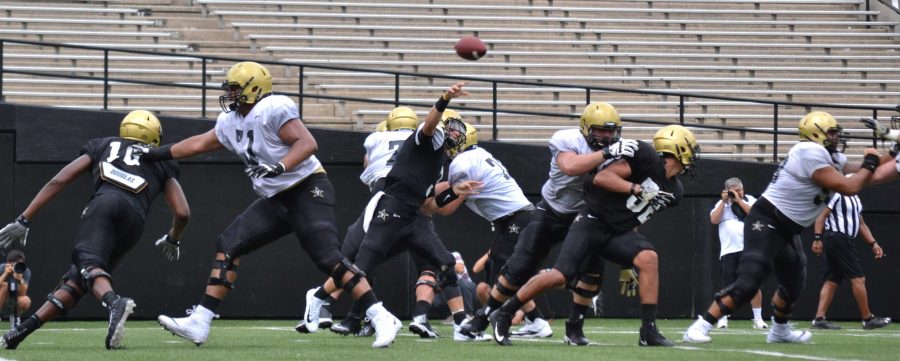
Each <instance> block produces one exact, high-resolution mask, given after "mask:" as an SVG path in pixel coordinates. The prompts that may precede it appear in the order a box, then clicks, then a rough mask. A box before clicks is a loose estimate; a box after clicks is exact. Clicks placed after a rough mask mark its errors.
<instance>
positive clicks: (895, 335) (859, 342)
mask: <svg viewBox="0 0 900 361" xmlns="http://www.w3.org/2000/svg"><path fill="white" fill-rule="evenodd" d="M432 323H433V324H435V326H437V329H438V332H440V333H441V335H442V336H445V337H443V338H440V339H437V340H423V339H420V338H418V337H417V336H414V335H412V334H410V333H409V332H408V331H407V330H406V329H405V328H404V329H403V330H402V331H401V333H400V335H399V336H398V337H397V340H396V341H394V344H393V345H391V347H389V348H387V349H379V350H373V349H372V348H371V343H372V340H373V339H372V338H359V337H349V336H348V337H341V336H338V335H335V334H332V333H331V332H328V331H327V330H326V331H324V332H322V331H320V332H319V333H316V334H312V335H301V334H299V333H297V332H295V331H294V329H293V326H294V324H295V321H291V320H262V321H259V320H256V321H232V320H216V321H214V322H213V330H212V333H211V336H210V340H209V342H208V343H207V344H206V345H203V346H202V347H199V348H198V347H196V346H194V344H192V343H189V342H187V341H183V340H182V339H180V338H176V337H175V336H172V335H171V334H169V333H168V332H166V331H164V330H162V329H161V328H160V327H159V326H158V325H157V324H156V322H152V321H129V323H128V325H127V331H126V335H125V339H124V341H123V344H124V345H125V349H122V350H115V351H107V350H106V349H105V348H104V347H103V340H104V337H105V335H106V324H105V322H56V323H50V324H48V325H46V326H45V327H44V328H42V329H40V330H38V331H37V332H36V333H34V334H32V335H31V336H30V337H29V338H28V339H27V340H25V342H23V343H22V344H21V345H19V349H18V350H0V360H41V361H53V360H59V361H77V360H188V361H205V360H231V361H234V360H346V361H350V360H429V361H430V360H499V361H517V360H566V361H568V360H598V359H602V360H616V361H618V360H665V361H678V360H686V361H700V360H716V361H721V360H768V359H795V360H820V361H831V360H890V361H897V360H900V327H898V326H897V325H891V326H888V327H887V328H884V329H880V330H874V331H863V330H862V329H861V327H860V325H859V324H858V323H855V322H854V323H850V322H844V323H840V325H841V326H843V327H844V329H843V330H840V331H818V330H817V331H814V332H813V334H814V336H813V343H812V344H808V345H770V344H766V340H765V331H757V330H753V329H751V328H750V322H749V321H739V320H733V321H731V322H730V323H729V326H731V328H730V329H728V330H722V331H718V330H717V331H713V333H712V334H711V335H712V337H713V343H711V344H706V345H690V344H684V343H682V342H680V340H681V333H682V332H683V331H684V329H685V328H686V327H687V326H688V324H689V323H690V321H689V320H661V321H660V322H659V327H660V330H661V331H662V332H663V334H664V335H666V337H669V338H670V339H671V340H673V341H677V342H676V347H675V348H648V347H639V346H638V345H637V343H638V335H637V330H638V323H639V320H637V319H611V320H598V319H590V320H588V321H587V323H586V324H585V333H586V335H587V336H588V338H590V339H591V341H592V345H591V346H588V347H572V346H566V345H565V344H563V342H562V338H563V332H564V330H563V328H564V324H563V322H562V320H558V321H556V322H554V323H553V329H554V331H555V333H554V335H553V337H551V338H549V339H541V340H535V341H526V340H515V341H514V345H513V346H512V347H499V346H497V345H496V344H494V343H493V341H491V342H483V343H458V342H453V341H452V337H449V336H450V335H451V334H450V326H447V325H440V321H432ZM404 324H405V325H406V324H408V322H404ZM0 325H3V326H6V325H7V324H6V323H2V324H0ZM807 325H808V322H807V321H798V328H805V327H806V326H807ZM514 327H515V326H514Z"/></svg>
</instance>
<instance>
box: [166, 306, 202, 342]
mask: <svg viewBox="0 0 900 361" xmlns="http://www.w3.org/2000/svg"><path fill="white" fill-rule="evenodd" d="M188 311H189V312H188V314H189V316H188V317H181V318H172V317H169V316H166V315H159V317H157V319H156V320H157V321H158V322H159V324H160V325H161V326H162V327H163V328H164V329H166V330H167V331H169V332H171V333H172V334H173V335H175V336H179V337H182V338H185V339H187V340H188V341H191V342H193V343H194V344H195V345H197V346H200V345H202V344H204V343H206V339H207V338H208V337H209V326H210V324H211V323H212V319H213V318H214V317H215V316H216V315H215V314H213V313H212V311H210V310H208V309H206V308H205V307H203V306H194V308H193V310H188Z"/></svg>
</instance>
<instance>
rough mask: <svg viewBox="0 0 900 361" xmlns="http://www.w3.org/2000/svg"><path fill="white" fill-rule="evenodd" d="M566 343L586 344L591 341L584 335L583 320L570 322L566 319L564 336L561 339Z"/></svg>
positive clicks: (574, 344)
mask: <svg viewBox="0 0 900 361" xmlns="http://www.w3.org/2000/svg"><path fill="white" fill-rule="evenodd" d="M563 341H564V342H565V343H566V345H572V346H587V345H590V344H591V341H590V340H588V339H587V337H584V320H579V321H578V322H575V323H572V322H569V321H566V337H565V338H564V339H563Z"/></svg>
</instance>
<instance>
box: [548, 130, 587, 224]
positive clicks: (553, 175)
mask: <svg viewBox="0 0 900 361" xmlns="http://www.w3.org/2000/svg"><path fill="white" fill-rule="evenodd" d="M562 152H575V153H577V154H587V153H593V152H595V150H594V149H592V148H591V147H590V146H588V144H587V141H585V140H584V135H582V134H581V130H579V129H577V128H575V129H564V130H560V131H558V132H556V133H554V134H553V137H551V138H550V179H547V181H546V182H545V183H544V186H543V187H542V188H541V195H542V196H543V197H544V200H545V201H547V203H548V204H549V205H550V206H551V207H553V209H554V210H556V211H557V212H560V213H576V212H578V211H579V210H581V207H582V206H583V205H584V200H583V199H582V196H583V194H584V191H583V190H582V186H583V184H584V182H585V180H587V178H588V177H590V175H587V174H583V175H579V176H574V177H573V176H568V175H565V174H564V173H563V172H562V171H561V170H559V165H558V164H556V157H557V156H558V155H559V153H562Z"/></svg>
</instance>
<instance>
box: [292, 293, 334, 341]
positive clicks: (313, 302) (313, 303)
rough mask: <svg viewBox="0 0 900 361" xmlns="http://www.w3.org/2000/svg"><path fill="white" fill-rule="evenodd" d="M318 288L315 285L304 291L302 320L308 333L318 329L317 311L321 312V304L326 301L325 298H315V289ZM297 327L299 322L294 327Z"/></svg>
mask: <svg viewBox="0 0 900 361" xmlns="http://www.w3.org/2000/svg"><path fill="white" fill-rule="evenodd" d="M319 288H320V287H316V288H312V289H310V290H309V291H306V309H304V310H303V321H302V322H305V323H306V331H307V332H309V333H313V332H316V331H318V330H319V312H321V309H322V306H324V305H325V304H326V303H327V302H326V301H325V300H320V299H318V298H316V296H315V295H316V291H318V290H319ZM298 328H300V323H298V324H297V327H295V329H298ZM298 332H302V331H298Z"/></svg>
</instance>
